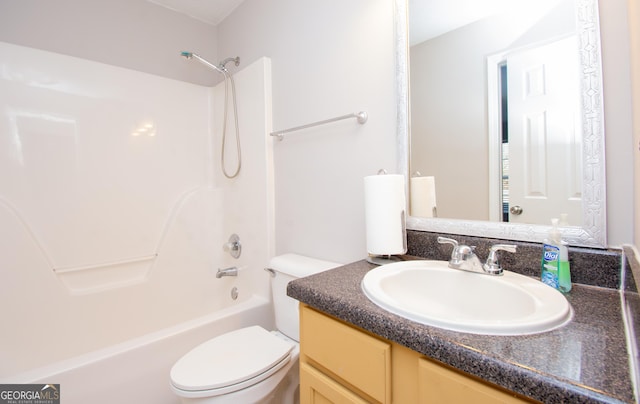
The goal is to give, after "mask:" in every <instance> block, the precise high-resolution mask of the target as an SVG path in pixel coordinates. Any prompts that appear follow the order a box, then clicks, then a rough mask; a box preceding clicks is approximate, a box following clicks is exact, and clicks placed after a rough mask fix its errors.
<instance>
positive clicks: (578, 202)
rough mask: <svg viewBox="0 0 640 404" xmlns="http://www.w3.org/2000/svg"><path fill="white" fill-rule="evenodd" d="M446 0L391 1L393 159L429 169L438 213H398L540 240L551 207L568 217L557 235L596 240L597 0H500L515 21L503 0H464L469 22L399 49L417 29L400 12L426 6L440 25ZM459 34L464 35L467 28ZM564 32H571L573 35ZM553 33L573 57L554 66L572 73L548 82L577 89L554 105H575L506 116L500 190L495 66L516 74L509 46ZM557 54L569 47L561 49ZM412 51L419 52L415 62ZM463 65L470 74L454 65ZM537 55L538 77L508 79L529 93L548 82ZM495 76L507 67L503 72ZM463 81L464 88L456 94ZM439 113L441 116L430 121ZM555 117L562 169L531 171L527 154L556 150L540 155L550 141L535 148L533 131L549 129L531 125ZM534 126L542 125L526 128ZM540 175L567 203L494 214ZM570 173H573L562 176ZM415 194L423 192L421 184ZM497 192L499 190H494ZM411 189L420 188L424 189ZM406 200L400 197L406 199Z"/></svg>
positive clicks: (455, 230) (599, 205) (529, 47)
mask: <svg viewBox="0 0 640 404" xmlns="http://www.w3.org/2000/svg"><path fill="white" fill-rule="evenodd" d="M460 1H464V0H460ZM452 3H455V2H453V1H452V0H409V3H408V4H407V2H406V1H403V0H398V1H397V3H396V7H397V21H398V23H397V28H396V29H397V32H396V39H397V49H398V52H397V64H398V76H397V77H398V83H397V84H398V89H399V103H398V117H399V119H398V144H399V148H398V161H399V168H400V172H402V173H404V174H405V176H406V177H407V178H409V174H410V173H412V174H413V173H414V172H416V171H419V172H420V173H421V175H423V176H426V177H431V176H433V177H434V178H435V187H434V188H435V192H436V193H437V218H432V217H418V216H411V217H409V218H408V220H407V228H409V229H413V230H423V231H434V232H442V233H450V234H467V235H476V236H484V237H493V238H502V239H511V240H523V241H542V240H543V239H544V238H545V237H546V235H547V233H548V230H549V228H550V227H549V226H548V225H546V224H547V223H549V222H550V219H551V217H560V215H561V214H562V213H565V214H567V215H566V216H565V218H566V220H567V222H568V224H567V225H566V226H565V227H563V229H562V230H563V236H564V237H565V239H566V240H567V241H568V242H569V243H570V244H571V245H576V246H578V245H579V246H591V247H606V229H605V215H606V209H605V200H604V198H605V174H604V169H605V167H604V129H603V128H604V124H603V119H602V118H603V112H602V91H601V90H602V84H601V83H602V80H601V66H600V41H599V26H598V4H597V0H519V1H517V2H516V1H515V0H507V2H506V3H507V4H509V5H513V4H515V3H517V7H516V8H515V11H516V12H519V13H518V14H520V16H521V17H524V18H525V20H517V19H516V18H515V17H514V16H506V15H507V14H506V13H507V11H510V10H508V9H507V8H506V7H505V6H504V4H505V2H500V1H498V0H486V1H483V2H480V1H478V0H471V1H470V2H468V4H473V5H477V4H479V3H483V4H485V3H486V4H485V5H484V6H483V7H482V8H481V10H479V11H481V13H480V14H478V15H476V16H475V17H473V18H472V19H471V20H470V21H472V22H469V21H466V22H465V21H463V22H456V23H454V24H457V25H453V26H454V27H458V28H455V29H454V30H453V31H447V30H450V29H451V28H442V29H443V30H445V32H448V33H446V34H442V33H439V34H435V35H436V37H434V39H431V40H428V41H427V42H421V41H415V42H417V43H419V45H414V47H420V48H427V49H429V48H430V52H431V53H426V52H423V53H416V54H415V55H414V56H412V53H413V52H414V49H412V48H414V47H410V42H409V41H410V40H411V38H412V37H415V36H417V35H419V34H417V33H415V32H416V30H415V29H414V27H409V26H408V21H412V20H414V18H413V14H412V10H418V9H419V8H420V7H428V10H430V11H428V12H427V14H426V15H431V16H433V17H435V22H438V23H439V22H444V21H448V19H447V18H445V17H444V15H443V14H442V13H443V12H444V11H443V10H438V9H437V7H439V4H447V5H451V4H452ZM499 3H502V6H500V8H497V9H495V8H491V7H489V4H491V5H493V6H495V5H496V4H499ZM468 4H467V5H460V4H457V5H455V6H454V11H455V13H453V15H456V16H460V15H461V14H463V13H461V12H460V10H468V9H470V8H469V7H468ZM531 4H535V5H536V8H529V5H531ZM407 7H408V8H407ZM434 7H436V8H434ZM522 11H524V12H522ZM439 13H440V14H439ZM572 22H573V24H572ZM421 24H422V23H420V24H418V23H415V22H414V23H413V25H421ZM425 24H426V26H427V27H428V28H433V27H435V25H436V24H435V23H434V22H431V23H429V22H426V23H425ZM501 24H502V25H501ZM422 25H424V24H422ZM408 28H410V30H408ZM415 28H418V27H415ZM482 29H484V31H482ZM409 31H410V32H411V34H409ZM441 32H442V31H441ZM469 32H472V33H473V34H472V35H471V36H470V35H469ZM482 32H485V34H483V33H482ZM431 35H434V34H431ZM571 41H574V42H573V45H572V42H571ZM558 43H561V44H562V45H567V46H569V48H565V49H570V50H571V49H573V50H574V55H575V56H574V58H573V59H572V60H571V61H568V62H567V61H565V62H562V63H559V64H558V65H560V66H569V65H571V64H572V63H573V65H574V66H575V67H576V70H577V71H576V72H575V73H574V75H573V80H568V79H566V78H565V79H563V80H559V81H560V82H568V81H572V82H573V83H574V84H573V85H574V87H576V88H577V89H578V90H577V94H573V95H572V97H573V98H570V99H567V98H566V99H565V100H564V101H562V102H560V104H561V105H565V106H566V105H571V107H572V108H573V107H575V108H574V111H571V110H569V111H567V110H566V109H565V110H562V112H561V113H558V114H557V115H558V116H564V117H569V118H570V119H568V120H566V122H565V123H561V124H557V123H555V121H552V119H550V117H551V116H552V114H551V113H545V114H546V116H543V118H544V119H547V121H544V120H543V121H542V123H538V124H536V120H534V119H529V120H528V121H527V120H524V121H517V120H516V119H514V118H511V117H509V119H508V120H507V121H508V126H506V127H507V128H512V127H513V128H515V129H512V130H511V133H509V136H508V139H509V142H508V147H509V146H510V147H509V150H510V151H511V154H512V155H511V156H510V157H511V160H510V161H509V164H508V166H509V169H510V170H509V171H510V172H509V173H508V174H507V175H508V176H509V178H508V180H509V183H508V186H504V188H506V189H507V190H508V192H503V191H504V189H503V182H502V177H503V176H506V175H505V173H503V172H502V166H503V162H502V158H503V156H504V155H505V151H504V149H503V145H502V138H503V134H502V133H501V130H502V119H501V118H502V117H501V97H500V91H499V90H500V87H499V83H500V82H501V80H500V71H504V68H503V66H504V65H505V63H506V65H507V68H506V70H507V71H508V72H509V71H512V72H518V69H517V66H518V64H517V60H518V59H517V58H516V57H515V56H519V55H521V54H527V53H536V52H537V51H539V50H540V49H541V48H549V47H555V45H557V44H558ZM550 45H551V46H550ZM572 46H573V48H571V47H572ZM422 50H424V49H422ZM454 50H455V51H456V52H457V53H454ZM463 50H464V52H462V51H463ZM438 52H439V53H438ZM560 53H561V54H562V53H569V52H567V51H566V50H565V51H561V52H560ZM422 59H426V60H427V61H428V62H426V63H422ZM555 59H557V57H552V58H549V60H551V61H553V60H555ZM421 63H422V64H421ZM472 64H473V65H474V69H475V73H467V72H466V70H463V69H464V68H467V67H469V66H470V65H472ZM536 64H537V65H539V66H542V68H540V69H538V70H537V75H536V69H529V70H527V69H524V70H523V71H526V72H528V73H527V74H529V73H531V72H533V73H531V74H529V75H528V76H527V75H524V76H526V77H533V79H530V80H529V81H527V82H526V84H528V86H523V85H521V84H518V85H511V87H513V88H528V89H529V90H531V91H533V92H535V91H540V92H545V91H547V89H548V88H551V85H550V84H547V83H544V82H543V81H541V80H536V79H535V77H539V78H540V77H542V78H549V79H551V77H552V76H553V74H552V70H551V67H549V66H550V65H546V64H544V66H543V63H537V62H536V63H534V65H536ZM409 71H410V72H411V77H410V79H409ZM572 71H573V70H572ZM434 72H435V73H434ZM442 72H444V73H442ZM436 73H441V74H442V75H441V76H440V77H439V78H437V79H436V80H435V81H433V79H431V78H428V77H427V78H425V75H427V74H436ZM514 76H516V77H523V74H522V73H520V72H518V74H514ZM505 77H508V73H507V75H505ZM465 80H466V81H465ZM549 82H551V80H549ZM536 83H538V84H536ZM420 87H421V88H420ZM507 87H509V86H507ZM490 88H491V89H493V91H490V90H489V89H490ZM462 89H464V90H473V91H471V92H466V93H464V92H462ZM410 94H411V102H409V95H410ZM429 97H431V99H429ZM511 99H516V100H517V99H519V96H510V97H509V100H511ZM567 100H570V101H567ZM505 105H508V109H512V110H517V107H512V106H511V105H510V104H505ZM447 108H449V109H447ZM502 115H507V114H502ZM525 115H526V114H525ZM515 116H517V115H515ZM410 117H411V118H410ZM443 117H444V118H445V119H440V118H443ZM523 122H524V123H523ZM538 122H540V121H538ZM552 122H553V123H552ZM536 125H537V126H536ZM554 125H555V126H563V125H564V126H563V128H565V130H564V131H563V133H572V134H573V135H571V136H567V138H568V139H570V141H566V142H565V143H567V144H570V145H571V146H570V147H565V148H564V149H563V151H562V153H561V155H562V156H568V157H566V158H565V157H563V158H562V159H561V160H562V164H561V166H562V168H563V170H564V171H560V169H557V168H552V169H551V170H553V171H552V173H553V174H554V175H540V173H542V172H544V167H541V166H539V165H538V166H536V164H531V162H532V161H534V162H535V159H538V161H545V160H547V161H548V160H556V161H557V160H560V159H559V158H558V157H556V156H554V157H551V155H550V154H548V153H549V150H552V149H558V147H556V146H554V147H552V148H548V147H542V146H541V142H540V141H539V140H540V139H544V138H545V137H546V138H547V139H548V138H549V137H550V135H549V134H548V133H546V132H544V131H542V132H541V130H540V128H541V127H544V128H546V127H551V126H554ZM518 127H525V128H527V129H528V130H529V131H528V132H527V136H525V137H524V139H525V140H524V141H521V143H520V146H517V145H518V143H516V139H517V137H518V136H519V135H518V134H517V133H516V129H517V128H518ZM566 128H569V130H567V129H566ZM571 130H573V131H571ZM543 132H544V133H543ZM409 133H410V136H409ZM536 133H538V134H540V133H542V135H541V136H538V137H536V136H535V135H536ZM409 138H410V139H411V140H409ZM490 139H492V140H490ZM563 142H564V141H563ZM425 145H426V147H425ZM516 148H517V149H518V150H519V151H521V152H522V154H520V156H518V155H516V156H514V155H515V154H516V153H515V152H514V149H516ZM552 151H553V150H552ZM545 153H547V154H545ZM442 157H444V159H442ZM523 161H527V162H528V164H529V165H528V166H526V167H525V170H524V173H525V174H524V180H520V181H518V180H517V179H516V173H517V172H518V171H520V172H522V169H519V170H518V169H516V165H517V164H519V163H521V162H523ZM532 167H533V169H532ZM527 170H528V171H527ZM558 173H559V174H558ZM571 174H575V175H573V176H572V175H571ZM549 177H554V178H557V179H559V180H562V181H564V182H562V181H561V183H562V185H561V188H562V191H564V192H565V193H569V194H570V197H569V199H571V202H573V205H572V206H569V207H566V206H563V207H559V206H556V205H554V206H552V207H551V208H550V209H549V208H547V209H546V210H543V211H542V212H543V213H542V215H541V216H542V218H543V219H541V220H538V221H536V220H531V219H529V218H527V220H522V221H519V220H518V219H519V218H517V217H516V216H515V215H513V214H510V213H507V214H504V215H503V213H504V211H505V210H508V209H509V208H513V207H514V205H515V203H513V201H514V200H516V190H517V189H518V188H519V189H520V190H519V192H522V189H523V188H524V189H525V192H524V194H525V196H529V197H531V199H544V198H541V197H540V190H543V191H545V192H546V191H547V190H548V189H547V188H548V187H549V186H550V185H549V184H550V181H549V179H550V178H549ZM569 178H571V179H572V180H571V181H567V179H569ZM490 179H491V180H490ZM551 179H553V178H551ZM420 180H421V179H418V181H416V179H412V180H410V181H408V183H409V184H408V189H410V188H411V183H413V185H414V187H413V188H414V189H410V191H409V192H411V193H412V194H411V196H414V197H415V196H416V195H417V193H416V192H415V188H416V185H417V184H418V185H419V183H420ZM545 181H547V183H545ZM422 183H424V182H422ZM432 189H433V188H432ZM532 191H533V192H532ZM568 191H571V192H568ZM527 192H528V194H527ZM535 192H538V194H536V193H535ZM426 194H427V195H428V194H430V189H428V192H426ZM503 194H504V195H506V198H504V200H503V197H502V195H503ZM422 195H423V198H424V195H425V192H424V189H422ZM510 199H511V201H509V200H510ZM407 200H411V197H409V198H407ZM414 202H415V201H414ZM423 202H424V199H423ZM509 202H511V204H510V205H509ZM525 202H526V201H525ZM503 206H504V207H506V209H504V208H503ZM414 207H415V206H414ZM524 210H525V211H526V212H527V213H529V212H530V211H531V209H530V208H528V207H526V206H525V207H524ZM414 211H415V209H414ZM430 211H431V209H426V210H422V212H420V213H419V214H420V215H421V216H430V214H429V212H430ZM424 212H427V213H424ZM522 216H523V217H524V216H528V215H522ZM503 220H508V222H507V221H503Z"/></svg>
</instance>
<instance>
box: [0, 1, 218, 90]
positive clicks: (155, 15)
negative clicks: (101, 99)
mask: <svg viewBox="0 0 640 404" xmlns="http://www.w3.org/2000/svg"><path fill="white" fill-rule="evenodd" d="M0 41H3V42H9V43H14V44H17V45H22V46H28V47H32V48H37V49H42V50H47V51H52V52H56V53H61V54H64V55H70V56H76V57H80V58H83V59H88V60H93V61H96V62H102V63H107V64H111V65H114V66H120V67H125V68H129V69H133V70H139V71H142V72H146V73H151V74H156V75H159V76H164V77H169V78H173V79H178V80H183V81H190V82H194V83H197V84H206V85H212V84H214V83H215V82H217V81H218V80H219V77H218V75H217V74H215V73H212V72H211V71H209V70H207V69H205V68H204V67H202V66H198V67H194V66H193V65H194V63H188V62H186V61H185V60H184V59H183V58H181V57H179V53H180V51H182V50H191V51H193V52H199V53H201V54H202V55H203V56H205V57H207V58H211V60H213V61H216V60H217V48H216V44H217V40H216V28H215V27H213V26H211V25H208V24H205V23H203V22H201V21H198V20H194V19H192V18H189V17H186V16H184V15H181V14H178V13H175V12H173V11H171V10H168V9H166V8H164V7H160V6H157V5H155V4H152V3H150V2H147V1H144V0H108V1H104V0H56V1H46V0H20V1H15V0H0Z"/></svg>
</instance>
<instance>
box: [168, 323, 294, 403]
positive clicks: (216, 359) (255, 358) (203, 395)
mask: <svg viewBox="0 0 640 404" xmlns="http://www.w3.org/2000/svg"><path fill="white" fill-rule="evenodd" d="M299 351H300V349H299V345H298V343H297V342H295V341H293V340H292V339H290V338H288V337H286V336H285V335H283V334H281V333H279V332H277V331H274V332H269V331H267V330H265V329H263V328H262V327H259V326H252V327H247V328H241V329H239V330H235V331H232V332H229V333H226V334H223V335H221V336H219V337H216V338H213V339H211V340H209V341H206V342H204V343H203V344H201V345H199V346H197V347H195V348H194V349H192V350H191V351H190V352H189V353H187V354H186V355H185V356H183V357H182V358H181V359H180V360H179V361H178V362H176V364H175V365H174V366H173V368H172V369H171V389H172V390H173V392H174V393H175V394H176V395H178V396H179V397H180V399H181V402H182V403H185V404H186V403H189V404H205V403H207V404H209V403H212V404H213V403H215V404H227V403H229V404H240V403H243V404H244V403H247V404H248V403H267V402H270V401H271V400H270V399H271V398H272V397H274V396H275V395H278V394H279V395H280V396H281V397H282V398H281V399H279V402H283V403H285V402H290V403H291V404H293V396H294V394H293V390H295V388H297V386H298V384H299V376H298V356H299ZM281 400H283V401H281Z"/></svg>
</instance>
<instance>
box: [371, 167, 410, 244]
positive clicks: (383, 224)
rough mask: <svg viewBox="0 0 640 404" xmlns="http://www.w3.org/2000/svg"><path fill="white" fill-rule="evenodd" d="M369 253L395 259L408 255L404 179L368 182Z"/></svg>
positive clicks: (385, 177) (375, 177) (377, 177)
mask: <svg viewBox="0 0 640 404" xmlns="http://www.w3.org/2000/svg"><path fill="white" fill-rule="evenodd" d="M364 197H365V220H366V226H367V252H368V253H369V254H370V255H395V254H404V253H406V252H407V247H406V246H407V242H406V230H405V209H406V198H405V191H404V176H403V175H386V174H385V175H371V176H368V177H365V178H364Z"/></svg>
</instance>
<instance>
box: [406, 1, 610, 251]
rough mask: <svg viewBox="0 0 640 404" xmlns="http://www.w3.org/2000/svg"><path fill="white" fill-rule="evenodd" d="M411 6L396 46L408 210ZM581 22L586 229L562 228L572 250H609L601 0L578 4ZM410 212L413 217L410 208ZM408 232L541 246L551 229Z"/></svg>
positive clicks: (421, 221) (444, 222) (447, 224)
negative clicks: (599, 10) (487, 238)
mask: <svg viewBox="0 0 640 404" xmlns="http://www.w3.org/2000/svg"><path fill="white" fill-rule="evenodd" d="M408 13H409V10H408V0H395V14H396V16H395V21H396V24H395V31H396V32H395V39H396V41H395V45H396V86H397V91H398V105H397V111H396V113H397V132H396V133H397V144H398V149H397V162H398V172H399V173H400V174H403V175H404V176H405V184H406V187H405V189H406V192H407V198H406V200H407V204H408V201H409V200H410V198H409V197H408V196H409V195H408V193H409V192H410V189H409V172H410V171H409V170H410V158H409V156H410V148H411V145H410V135H411V132H410V122H411V120H410V116H411V115H410V113H411V110H410V105H409V95H410V93H409V79H410V77H409V30H408V29H409V25H408V21H409V19H408V17H409V16H408ZM576 22H577V29H578V41H579V44H580V59H581V65H582V73H581V85H582V94H581V99H582V105H583V114H582V119H583V143H582V164H583V174H582V176H583V183H582V207H583V209H582V211H583V213H582V223H583V224H582V226H570V227H564V228H562V234H563V238H564V239H565V240H566V241H567V242H568V243H569V244H570V245H573V246H584V247H598V248H606V247H607V230H606V187H605V185H606V175H605V152H604V111H603V105H604V104H603V93H602V90H603V88H602V61H601V50H600V49H601V48H600V24H599V14H598V0H576ZM407 211H409V209H408V206H407ZM406 224H407V229H410V230H418V231H429V232H436V233H448V234H458V235H470V236H480V237H490V238H498V239H506V240H519V241H532V242H542V241H543V240H544V239H545V238H546V237H547V235H548V233H549V230H550V229H551V226H543V225H528V224H514V223H505V222H489V221H474V220H457V219H444V218H419V217H412V216H408V217H407V223H406Z"/></svg>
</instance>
